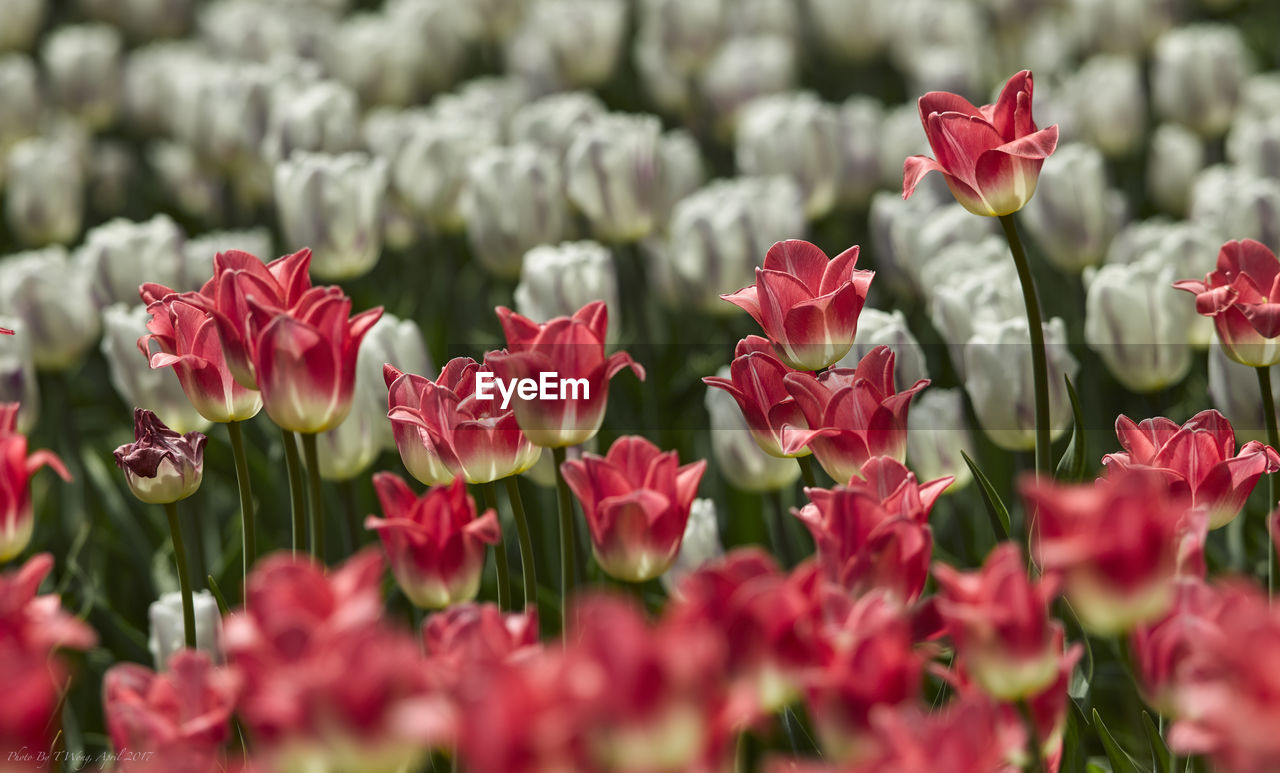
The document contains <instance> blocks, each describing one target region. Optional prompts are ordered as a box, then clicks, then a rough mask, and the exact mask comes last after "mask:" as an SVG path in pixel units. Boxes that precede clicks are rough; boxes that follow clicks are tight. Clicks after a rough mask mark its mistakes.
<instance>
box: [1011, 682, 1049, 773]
mask: <svg viewBox="0 0 1280 773" xmlns="http://www.w3.org/2000/svg"><path fill="white" fill-rule="evenodd" d="M1018 713H1019V714H1021V715H1022V723H1023V724H1024V725H1026V728H1027V764H1026V766H1025V768H1024V769H1025V770H1026V771H1027V773H1045V771H1046V768H1045V764H1044V754H1043V751H1042V749H1041V748H1040V731H1038V730H1037V729H1036V720H1035V716H1034V715H1033V714H1032V713H1031V704H1029V703H1027V700H1026V699H1025V698H1023V699H1021V700H1019V701H1018Z"/></svg>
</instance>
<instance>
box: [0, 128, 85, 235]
mask: <svg viewBox="0 0 1280 773" xmlns="http://www.w3.org/2000/svg"><path fill="white" fill-rule="evenodd" d="M4 178H5V185H6V187H7V188H8V190H6V191H5V201H4V205H5V206H4V209H5V216H6V219H7V220H8V222H9V228H10V229H11V230H12V231H13V233H14V234H16V235H17V236H18V238H19V239H21V240H22V241H23V242H25V243H27V244H33V245H37V246H40V245H46V244H70V243H71V242H73V241H75V239H76V237H77V236H78V235H79V234H80V226H81V223H82V220H83V217H84V195H85V180H84V165H83V161H82V160H81V157H80V149H79V148H78V147H76V146H75V144H74V143H72V142H70V141H68V140H67V139H65V138H62V139H55V138H47V139H46V138H44V137H40V138H31V139H27V140H23V141H22V142H19V143H18V144H16V145H14V146H13V148H12V149H10V151H9V159H8V169H7V170H6V172H5V175H4Z"/></svg>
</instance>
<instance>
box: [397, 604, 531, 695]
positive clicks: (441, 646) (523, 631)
mask: <svg viewBox="0 0 1280 773" xmlns="http://www.w3.org/2000/svg"><path fill="white" fill-rule="evenodd" d="M422 640H423V645H424V647H425V649H426V653H427V658H428V659H429V660H431V661H432V662H433V663H434V664H435V665H436V667H438V669H439V670H440V671H448V672H451V673H453V674H454V675H456V676H457V677H459V679H462V678H463V677H464V676H465V671H466V669H468V668H487V667H491V666H493V665H495V664H498V663H503V662H505V661H507V660H509V659H512V658H517V657H520V656H522V655H525V654H530V653H532V652H533V651H534V650H536V649H537V647H538V615H537V612H535V611H530V612H503V611H502V610H501V609H499V608H498V606H497V605H496V604H474V603H466V604H456V605H454V606H452V607H449V608H448V609H445V610H442V611H440V612H436V613H435V614H433V615H431V616H430V617H428V618H427V619H426V622H424V623H423V624H422Z"/></svg>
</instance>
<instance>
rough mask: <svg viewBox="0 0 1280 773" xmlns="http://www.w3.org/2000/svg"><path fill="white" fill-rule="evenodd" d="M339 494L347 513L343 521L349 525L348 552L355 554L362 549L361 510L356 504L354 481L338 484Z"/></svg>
mask: <svg viewBox="0 0 1280 773" xmlns="http://www.w3.org/2000/svg"><path fill="white" fill-rule="evenodd" d="M338 493H339V495H341V496H342V509H343V510H345V511H346V512H345V513H344V515H346V518H344V519H343V520H345V521H346V523H347V542H348V543H349V544H348V545H347V550H348V551H349V552H351V553H355V552H356V549H357V548H359V547H360V508H359V505H358V504H357V502H356V485H355V482H354V481H352V480H344V481H340V482H339V483H338Z"/></svg>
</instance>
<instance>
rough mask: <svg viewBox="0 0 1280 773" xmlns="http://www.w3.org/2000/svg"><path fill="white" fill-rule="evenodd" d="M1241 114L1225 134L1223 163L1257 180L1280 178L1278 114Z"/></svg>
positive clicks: (1279, 127)
mask: <svg viewBox="0 0 1280 773" xmlns="http://www.w3.org/2000/svg"><path fill="white" fill-rule="evenodd" d="M1241 112H1242V114H1241V115H1240V117H1239V118H1237V119H1236V121H1235V122H1234V123H1232V125H1231V131H1230V132H1229V133H1228V134H1227V160H1228V161H1230V162H1231V163H1233V164H1235V165H1237V166H1239V167H1242V168H1244V169H1247V170H1249V171H1250V172H1252V173H1254V174H1256V175H1258V176H1259V177H1271V178H1275V177H1277V176H1280V115H1262V116H1255V115H1250V114H1248V113H1244V112H1243V108H1241Z"/></svg>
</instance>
